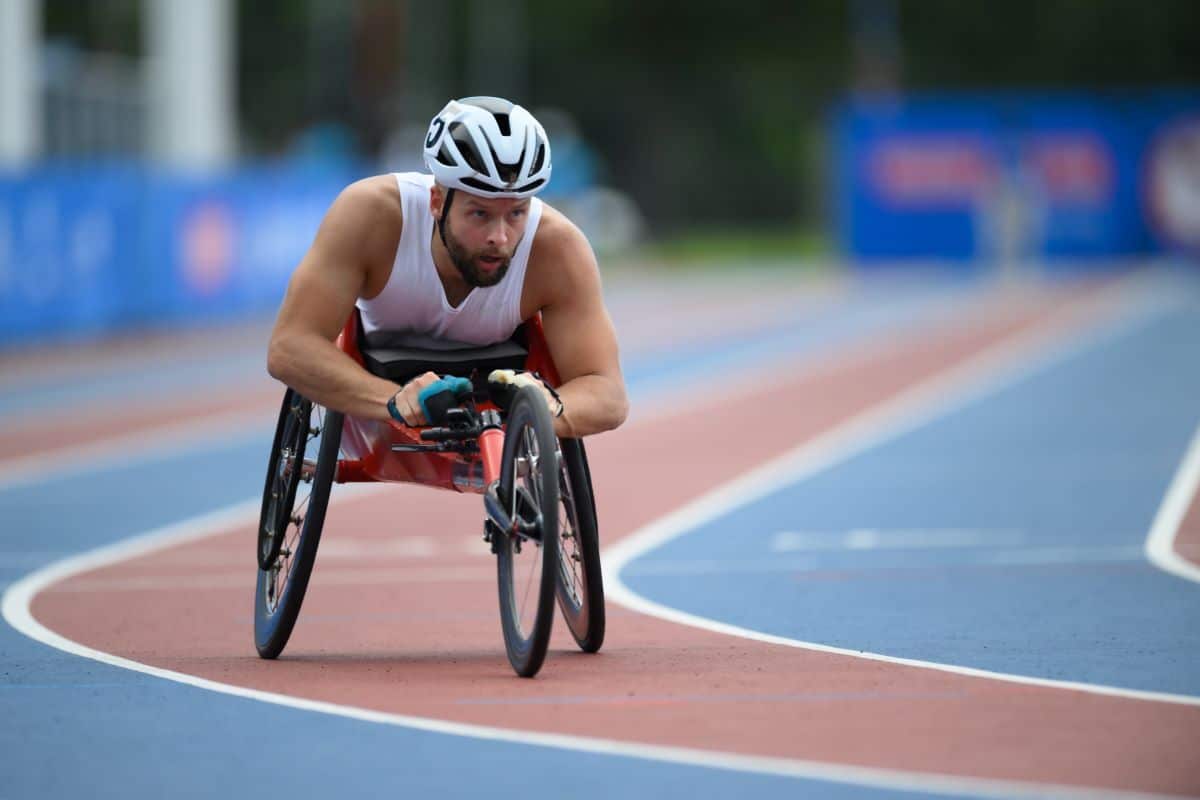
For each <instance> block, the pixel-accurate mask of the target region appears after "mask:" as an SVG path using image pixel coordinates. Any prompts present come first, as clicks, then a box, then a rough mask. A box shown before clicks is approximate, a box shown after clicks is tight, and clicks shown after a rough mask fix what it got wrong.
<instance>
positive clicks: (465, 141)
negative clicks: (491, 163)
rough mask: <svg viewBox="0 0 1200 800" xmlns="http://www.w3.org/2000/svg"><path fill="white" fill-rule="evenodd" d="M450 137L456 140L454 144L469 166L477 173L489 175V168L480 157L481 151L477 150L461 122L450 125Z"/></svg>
mask: <svg viewBox="0 0 1200 800" xmlns="http://www.w3.org/2000/svg"><path fill="white" fill-rule="evenodd" d="M449 133H450V136H451V137H452V138H453V139H454V143H455V144H457V145H458V152H460V153H462V157H463V159H464V160H465V161H466V162H467V166H469V167H470V168H471V169H473V170H475V171H476V172H482V173H483V174H485V175H486V174H487V171H488V170H487V167H486V166H484V164H483V159H482V158H480V157H479V151H477V150H476V149H475V142H473V141H472V140H471V134H470V133H469V132H468V131H467V126H466V125H463V124H462V123H461V122H452V123H450V131H449Z"/></svg>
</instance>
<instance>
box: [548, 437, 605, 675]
mask: <svg viewBox="0 0 1200 800" xmlns="http://www.w3.org/2000/svg"><path fill="white" fill-rule="evenodd" d="M560 448H561V450H562V465H561V471H560V488H559V495H560V501H561V505H560V507H559V520H558V522H559V575H558V578H559V579H558V607H559V609H560V610H561V611H562V615H563V619H564V620H565V621H566V623H567V628H569V629H570V631H571V636H573V637H574V638H575V643H576V644H578V645H579V649H581V650H583V651H584V652H585V653H595V652H596V651H597V650H599V649H600V645H602V644H604V577H603V575H602V573H601V569H600V534H599V529H598V527H597V523H596V502H595V497H594V495H593V494H592V481H591V475H590V472H589V470H588V465H587V453H586V452H585V451H584V449H583V442H582V441H580V440H579V439H562V440H561V441H560Z"/></svg>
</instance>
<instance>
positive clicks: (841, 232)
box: [832, 91, 1200, 265]
mask: <svg viewBox="0 0 1200 800" xmlns="http://www.w3.org/2000/svg"><path fill="white" fill-rule="evenodd" d="M833 131H834V136H833V141H834V146H835V148H836V158H835V166H834V170H833V175H832V177H833V200H834V206H835V208H836V213H837V235H838V238H839V240H840V243H841V246H842V249H843V251H844V252H845V253H846V254H847V255H849V256H851V257H853V258H856V259H858V260H860V261H863V262H867V263H870V262H880V261H885V260H889V261H890V260H896V259H912V258H920V259H939V260H949V261H956V262H963V263H972V262H973V263H979V264H1001V265H1004V264H1012V263H1020V262H1034V261H1046V262H1048V263H1053V262H1054V261H1056V260H1066V259H1070V260H1073V261H1075V262H1076V263H1077V261H1078V260H1079V259H1089V258H1091V259H1098V258H1105V257H1116V256H1129V255H1143V254H1151V253H1158V252H1162V251H1164V250H1167V251H1174V250H1178V251H1188V252H1191V253H1200V92H1195V91H1188V92H1185V91H1162V92H1147V93H1130V92H1125V93H1112V94H1092V95H1088V94H1061V95H1037V96H1034V95H1028V96H1025V95H1008V94H1005V95H937V96H934V95H929V96H924V95H915V96H909V97H903V96H901V97H888V98H884V97H880V98H855V99H853V100H851V101H848V102H847V103H845V104H843V105H842V106H841V107H840V108H839V109H838V110H837V111H836V112H835V115H834V119H833ZM1097 263H1098V262H1097Z"/></svg>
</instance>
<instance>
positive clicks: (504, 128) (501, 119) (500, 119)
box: [496, 114, 512, 136]
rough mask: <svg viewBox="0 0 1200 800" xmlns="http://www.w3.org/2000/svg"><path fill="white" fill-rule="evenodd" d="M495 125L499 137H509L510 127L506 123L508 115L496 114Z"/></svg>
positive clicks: (510, 133)
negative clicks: (497, 128) (498, 127)
mask: <svg viewBox="0 0 1200 800" xmlns="http://www.w3.org/2000/svg"><path fill="white" fill-rule="evenodd" d="M496 124H497V125H499V126H500V135H501V136H511V135H512V126H511V125H510V124H509V122H508V114H497V115H496Z"/></svg>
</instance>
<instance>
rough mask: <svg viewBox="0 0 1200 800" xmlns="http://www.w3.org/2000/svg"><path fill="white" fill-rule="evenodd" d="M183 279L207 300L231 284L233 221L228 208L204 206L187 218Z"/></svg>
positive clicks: (212, 204) (194, 210)
mask: <svg viewBox="0 0 1200 800" xmlns="http://www.w3.org/2000/svg"><path fill="white" fill-rule="evenodd" d="M181 227H182V231H181V236H182V242H181V244H182V251H183V252H182V255H183V259H182V264H181V267H182V270H183V279H184V282H185V283H186V284H187V286H188V288H189V289H191V290H192V292H193V293H195V294H197V295H199V296H201V297H207V296H209V295H213V294H216V293H217V292H219V291H220V290H221V289H223V288H224V287H225V286H226V284H228V283H229V277H230V275H231V274H232V272H233V237H234V227H233V218H232V216H231V215H230V213H229V210H228V209H227V208H225V206H224V205H222V204H220V203H216V202H207V203H202V204H201V205H199V206H197V207H195V208H193V209H192V210H191V211H190V212H189V213H188V214H187V216H185V217H184V220H183V225H182V226H181Z"/></svg>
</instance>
